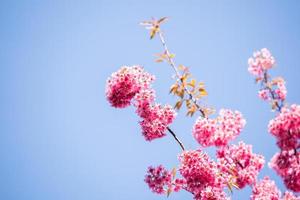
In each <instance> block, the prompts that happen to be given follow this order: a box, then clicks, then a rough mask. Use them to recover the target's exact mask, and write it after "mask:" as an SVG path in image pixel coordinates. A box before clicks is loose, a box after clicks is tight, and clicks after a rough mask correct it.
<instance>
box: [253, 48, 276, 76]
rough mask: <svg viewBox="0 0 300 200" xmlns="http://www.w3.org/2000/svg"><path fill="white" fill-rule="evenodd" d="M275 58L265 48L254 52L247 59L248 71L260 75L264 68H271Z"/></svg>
mask: <svg viewBox="0 0 300 200" xmlns="http://www.w3.org/2000/svg"><path fill="white" fill-rule="evenodd" d="M274 64H275V59H274V57H273V56H272V55H271V53H270V51H269V50H268V49H266V48H263V49H261V50H260V51H257V52H254V54H253V57H251V58H249V59H248V65H249V67H248V71H249V72H250V73H251V74H253V75H254V76H258V77H262V76H263V73H264V71H265V70H268V69H270V68H272V67H273V66H274Z"/></svg>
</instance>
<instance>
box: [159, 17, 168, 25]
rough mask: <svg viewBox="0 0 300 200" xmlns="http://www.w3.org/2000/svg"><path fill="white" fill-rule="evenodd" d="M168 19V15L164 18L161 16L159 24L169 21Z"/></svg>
mask: <svg viewBox="0 0 300 200" xmlns="http://www.w3.org/2000/svg"><path fill="white" fill-rule="evenodd" d="M167 20H168V17H162V18H160V19H159V20H158V21H157V22H158V23H159V24H161V23H163V22H165V21H167Z"/></svg>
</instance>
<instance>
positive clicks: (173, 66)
mask: <svg viewBox="0 0 300 200" xmlns="http://www.w3.org/2000/svg"><path fill="white" fill-rule="evenodd" d="M158 35H159V38H160V41H161V43H162V45H163V47H164V50H165V53H166V55H167V57H168V61H169V64H170V65H171V67H172V68H173V70H174V71H175V73H176V76H177V78H178V79H179V80H180V81H181V83H183V80H182V79H181V76H180V73H179V71H178V70H177V68H176V65H175V62H174V59H173V58H172V56H171V53H170V51H169V49H168V47H167V44H166V41H165V38H164V36H163V34H162V32H161V31H160V30H159V31H158ZM184 90H185V91H186V93H187V94H188V95H189V98H190V99H191V100H192V102H193V103H194V104H195V106H196V107H197V109H198V110H199V111H200V113H201V116H202V117H203V118H207V116H206V114H205V112H204V110H203V109H202V108H201V106H200V105H199V104H198V103H197V100H196V99H195V98H194V97H193V95H192V93H191V92H190V91H189V90H188V88H187V87H185V86H184Z"/></svg>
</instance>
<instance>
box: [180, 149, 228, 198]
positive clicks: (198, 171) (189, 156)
mask: <svg viewBox="0 0 300 200" xmlns="http://www.w3.org/2000/svg"><path fill="white" fill-rule="evenodd" d="M179 160H180V163H181V165H180V168H179V171H180V174H181V175H182V177H183V178H184V179H185V181H186V187H185V189H186V190H187V191H189V192H191V193H192V194H193V195H194V199H196V200H202V199H207V200H208V199H218V200H221V199H222V200H223V199H227V197H226V193H225V192H224V191H223V188H224V187H225V186H226V183H225V180H224V178H223V176H221V175H220V173H219V169H218V167H217V163H215V162H214V161H213V160H211V159H210V158H209V156H208V155H207V154H206V153H204V152H203V151H201V150H191V151H184V152H183V153H182V154H181V155H180V156H179Z"/></svg>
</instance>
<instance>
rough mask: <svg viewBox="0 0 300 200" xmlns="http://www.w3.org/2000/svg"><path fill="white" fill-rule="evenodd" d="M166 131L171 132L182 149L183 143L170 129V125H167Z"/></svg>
mask: <svg viewBox="0 0 300 200" xmlns="http://www.w3.org/2000/svg"><path fill="white" fill-rule="evenodd" d="M167 129H168V131H169V132H170V133H171V135H172V136H173V137H174V139H175V140H176V142H177V143H178V144H179V145H180V147H181V149H182V151H184V150H185V149H184V146H183V143H182V142H181V141H180V140H179V139H178V137H177V136H176V134H175V133H174V132H173V131H172V130H171V128H170V127H167Z"/></svg>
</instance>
